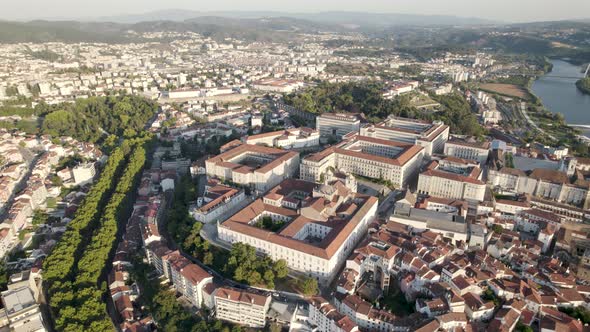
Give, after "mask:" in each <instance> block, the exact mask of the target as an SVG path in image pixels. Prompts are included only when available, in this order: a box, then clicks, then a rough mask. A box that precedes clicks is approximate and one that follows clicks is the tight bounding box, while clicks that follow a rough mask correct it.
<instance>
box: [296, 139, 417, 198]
mask: <svg viewBox="0 0 590 332" xmlns="http://www.w3.org/2000/svg"><path fill="white" fill-rule="evenodd" d="M423 156H424V148H422V147H420V146H417V145H414V144H410V143H402V142H394V141H389V140H383V139H377V138H372V137H367V136H360V135H355V134H349V135H347V136H345V140H344V141H343V142H341V143H339V144H337V145H335V146H332V147H329V148H327V149H326V150H324V151H321V152H318V153H315V154H313V155H310V156H308V157H306V158H305V159H303V161H302V163H301V167H300V173H299V176H300V178H301V179H303V180H306V181H320V180H321V179H322V176H323V175H325V174H326V173H327V171H328V170H330V169H337V170H340V171H343V172H349V173H353V174H356V175H360V176H365V177H369V178H374V179H383V180H389V181H391V183H392V184H393V185H394V186H396V187H399V188H401V187H405V186H406V184H407V183H408V182H409V181H410V180H411V179H412V178H413V177H415V176H416V174H417V173H418V171H419V169H420V164H421V163H422V159H423Z"/></svg>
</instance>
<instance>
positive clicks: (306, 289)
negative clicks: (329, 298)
mask: <svg viewBox="0 0 590 332" xmlns="http://www.w3.org/2000/svg"><path fill="white" fill-rule="evenodd" d="M318 290H319V289H318V281H317V280H316V279H315V278H311V277H306V278H305V279H303V281H302V282H301V292H302V293H303V294H304V295H305V296H313V295H316V294H317V293H318Z"/></svg>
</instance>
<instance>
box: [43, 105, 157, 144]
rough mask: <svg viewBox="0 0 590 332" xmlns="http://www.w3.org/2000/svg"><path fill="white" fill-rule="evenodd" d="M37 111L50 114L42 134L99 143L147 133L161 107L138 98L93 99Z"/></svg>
mask: <svg viewBox="0 0 590 332" xmlns="http://www.w3.org/2000/svg"><path fill="white" fill-rule="evenodd" d="M47 108H49V109H45V108H41V109H36V112H39V113H48V114H47V115H46V116H45V120H44V121H43V126H42V127H41V132H42V133H43V134H49V135H52V136H54V137H57V136H62V135H68V136H73V137H74V138H77V139H80V140H82V141H86V142H97V141H99V140H100V139H101V138H103V137H104V136H105V135H116V136H124V137H133V136H135V135H137V133H138V132H139V131H141V130H143V129H144V127H145V124H146V123H147V121H148V120H149V119H150V118H151V117H152V116H153V115H154V114H155V112H156V111H157V105H156V104H154V103H152V102H150V101H148V100H146V99H144V98H141V97H137V96H118V97H91V98H88V99H80V100H77V101H76V102H75V103H74V104H61V105H58V106H48V107H47Z"/></svg>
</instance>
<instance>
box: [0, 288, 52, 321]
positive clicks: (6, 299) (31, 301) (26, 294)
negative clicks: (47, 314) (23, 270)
mask: <svg viewBox="0 0 590 332" xmlns="http://www.w3.org/2000/svg"><path fill="white" fill-rule="evenodd" d="M2 304H3V305H4V309H5V314H6V316H7V318H8V325H9V327H10V330H11V331H23V332H24V331H26V332H45V331H47V329H45V326H44V323H43V317H42V315H41V309H40V308H39V305H38V304H37V302H35V298H34V297H33V292H32V291H31V289H30V288H29V287H26V286H25V287H20V288H17V289H9V290H7V291H4V292H2Z"/></svg>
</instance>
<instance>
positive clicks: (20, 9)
mask: <svg viewBox="0 0 590 332" xmlns="http://www.w3.org/2000/svg"><path fill="white" fill-rule="evenodd" d="M170 9H180V10H192V11H199V12H205V13H206V12H219V11H246V12H247V11H264V12H290V13H310V12H320V11H356V12H371V13H398V14H415V15H451V16H461V17H477V18H483V19H487V20H494V21H499V22H532V21H549V20H566V19H585V18H589V16H590V15H588V14H587V13H589V12H590V2H589V1H585V0H564V1H558V2H557V1H554V0H518V1H511V0H498V1H469V0H449V1H440V0H369V1H354V0H338V1H336V0H324V1H313V0H301V1H288V2H285V1H271V0H254V1H236V0H219V1H214V2H202V1H189V0H172V1H157V0H126V1H117V0H103V1H95V0H90V1H83V2H80V1H77V0H53V1H43V0H24V1H10V2H6V3H4V4H3V8H2V13H0V18H2V19H4V20H30V19H39V18H43V19H66V18H67V19H96V18H100V17H111V16H118V15H137V14H144V13H149V12H154V11H162V10H170Z"/></svg>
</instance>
